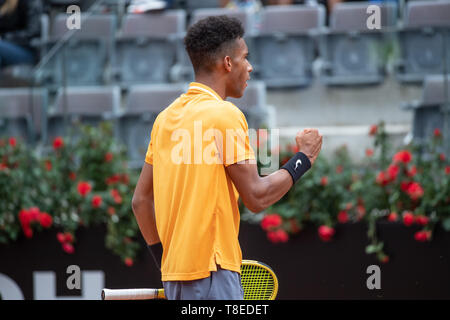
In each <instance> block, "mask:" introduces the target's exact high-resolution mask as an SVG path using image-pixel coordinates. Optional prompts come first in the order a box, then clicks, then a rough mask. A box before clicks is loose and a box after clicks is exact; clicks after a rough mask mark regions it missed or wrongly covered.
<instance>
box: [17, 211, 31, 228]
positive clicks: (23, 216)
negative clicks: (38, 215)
mask: <svg viewBox="0 0 450 320" xmlns="http://www.w3.org/2000/svg"><path fill="white" fill-rule="evenodd" d="M19 221H20V224H21V225H22V228H23V227H24V226H29V225H30V223H31V216H30V213H29V212H28V211H27V210H25V209H22V210H20V212H19Z"/></svg>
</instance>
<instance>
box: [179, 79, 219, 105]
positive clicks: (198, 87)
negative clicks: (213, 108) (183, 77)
mask: <svg viewBox="0 0 450 320" xmlns="http://www.w3.org/2000/svg"><path fill="white" fill-rule="evenodd" d="M193 91H201V92H203V93H206V94H208V95H210V96H211V97H213V98H214V99H216V100H217V101H223V99H222V98H221V97H220V96H219V95H218V94H217V92H215V91H214V90H213V89H211V88H210V87H208V86H207V85H204V84H203V83H200V82H191V83H190V84H189V90H188V93H189V92H193Z"/></svg>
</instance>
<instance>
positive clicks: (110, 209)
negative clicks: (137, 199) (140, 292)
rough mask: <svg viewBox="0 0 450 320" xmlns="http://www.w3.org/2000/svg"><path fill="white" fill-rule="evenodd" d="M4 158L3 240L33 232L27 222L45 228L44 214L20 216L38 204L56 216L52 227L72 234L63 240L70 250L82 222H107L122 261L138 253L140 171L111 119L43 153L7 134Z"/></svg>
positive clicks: (0, 148) (1, 144)
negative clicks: (135, 206) (131, 166)
mask: <svg viewBox="0 0 450 320" xmlns="http://www.w3.org/2000/svg"><path fill="white" fill-rule="evenodd" d="M11 142H12V143H11ZM0 163H1V164H0V165H1V167H0V198H1V199H2V201H1V202H0V243H9V242H13V241H16V240H17V239H18V237H20V236H21V235H22V234H25V236H27V237H32V233H31V232H32V231H31V232H30V231H29V233H28V235H27V232H26V230H27V228H28V225H29V228H28V229H30V228H31V230H35V231H40V230H43V229H45V227H44V226H43V225H45V222H44V223H42V222H40V218H36V219H35V220H36V221H34V220H33V221H31V223H26V222H24V218H23V217H22V218H20V215H19V213H20V211H22V210H24V211H31V210H30V208H32V207H37V208H38V210H39V212H41V213H44V212H45V213H48V214H49V215H50V216H51V227H53V228H56V229H58V230H60V231H61V234H69V236H70V237H71V238H72V239H71V240H70V241H65V240H64V241H62V240H60V242H61V244H62V245H63V246H62V248H63V250H65V251H66V252H68V253H70V249H67V247H65V246H64V244H65V243H69V244H70V245H72V243H74V242H75V243H76V241H75V237H74V236H75V234H76V231H77V229H78V228H79V227H80V226H86V227H89V226H91V225H98V224H106V226H107V230H108V232H107V235H106V239H105V245H106V247H107V248H109V249H111V250H112V251H113V252H114V253H115V254H117V255H119V256H120V257H121V258H122V259H123V260H125V259H126V258H129V259H134V258H135V256H136V253H137V251H138V250H139V244H138V242H137V237H138V236H139V234H140V233H139V228H138V226H137V223H136V221H135V218H134V215H133V212H132V210H131V198H132V195H133V192H134V188H135V185H136V181H137V178H138V172H135V171H131V170H129V169H128V167H127V163H126V151H125V149H124V148H123V147H122V146H120V145H118V144H117V143H116V141H115V140H114V138H113V132H112V125H111V123H109V122H104V123H101V124H100V125H99V126H98V127H90V126H83V127H81V133H80V136H78V138H76V139H75V138H72V135H70V136H69V137H64V138H62V137H57V138H55V140H54V141H53V145H52V146H50V147H48V148H46V149H45V150H41V152H39V153H38V152H37V151H35V150H31V149H30V148H28V147H27V146H26V145H25V144H24V143H23V142H22V141H17V140H16V139H15V138H13V137H10V138H8V139H2V140H0ZM83 188H84V190H83ZM21 219H22V220H21ZM58 240H59V239H58ZM55 241H56V239H55Z"/></svg>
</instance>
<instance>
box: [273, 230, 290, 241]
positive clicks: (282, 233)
mask: <svg viewBox="0 0 450 320" xmlns="http://www.w3.org/2000/svg"><path fill="white" fill-rule="evenodd" d="M275 232H276V233H277V236H278V240H279V241H280V242H287V241H288V240H289V236H288V234H287V232H286V231H284V230H283V229H278V230H277V231H275Z"/></svg>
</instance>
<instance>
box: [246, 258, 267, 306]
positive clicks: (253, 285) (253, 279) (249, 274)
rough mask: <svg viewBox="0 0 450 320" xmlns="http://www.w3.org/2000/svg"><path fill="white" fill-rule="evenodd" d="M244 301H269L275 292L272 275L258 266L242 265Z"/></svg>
mask: <svg viewBox="0 0 450 320" xmlns="http://www.w3.org/2000/svg"><path fill="white" fill-rule="evenodd" d="M241 273H242V275H241V279H242V288H243V289H244V300H270V299H271V298H272V294H273V292H274V290H275V281H274V278H273V276H272V274H271V273H270V272H269V271H268V270H266V269H264V268H262V267H261V266H258V265H242V269H241Z"/></svg>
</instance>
